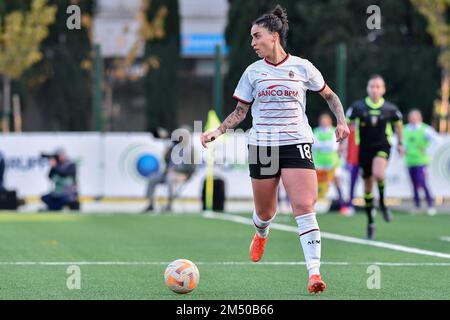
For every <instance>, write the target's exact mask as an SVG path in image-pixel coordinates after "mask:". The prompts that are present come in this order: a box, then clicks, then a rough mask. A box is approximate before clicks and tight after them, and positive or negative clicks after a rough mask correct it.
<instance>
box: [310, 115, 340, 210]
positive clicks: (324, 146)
mask: <svg viewBox="0 0 450 320" xmlns="http://www.w3.org/2000/svg"><path fill="white" fill-rule="evenodd" d="M335 131H336V128H335V127H334V126H333V119H331V116H330V115H329V114H328V113H323V114H321V115H320V117H319V126H318V127H317V128H314V130H313V133H314V144H313V158H314V164H315V166H316V170H317V178H318V183H319V192H318V199H325V197H326V196H327V193H328V190H329V186H330V184H331V182H333V183H334V185H335V187H336V191H337V194H338V205H339V210H340V212H341V213H342V214H344V215H345V214H347V207H346V205H345V203H344V199H343V197H342V191H341V184H340V179H339V176H338V175H337V174H336V170H337V169H338V168H339V164H340V161H339V149H340V145H339V143H337V142H336V137H335V135H334V132H335Z"/></svg>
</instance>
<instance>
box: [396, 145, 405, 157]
mask: <svg viewBox="0 0 450 320" xmlns="http://www.w3.org/2000/svg"><path fill="white" fill-rule="evenodd" d="M397 151H398V153H399V154H400V156H401V157H403V156H404V155H405V147H404V146H403V145H402V144H398V145H397Z"/></svg>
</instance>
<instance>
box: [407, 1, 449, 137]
mask: <svg viewBox="0 0 450 320" xmlns="http://www.w3.org/2000/svg"><path fill="white" fill-rule="evenodd" d="M411 2H412V3H413V5H414V6H415V7H416V8H417V10H418V11H419V12H420V13H421V14H422V15H423V16H424V17H425V18H426V19H427V21H428V28H427V30H428V32H429V33H430V35H431V36H432V37H433V41H434V43H435V45H436V46H437V47H439V49H440V54H439V65H440V66H441V68H442V80H441V101H437V103H436V113H437V114H438V120H439V124H438V129H439V131H440V132H450V117H449V87H450V23H449V15H450V0H411Z"/></svg>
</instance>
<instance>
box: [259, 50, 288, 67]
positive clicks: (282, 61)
mask: <svg viewBox="0 0 450 320" xmlns="http://www.w3.org/2000/svg"><path fill="white" fill-rule="evenodd" d="M290 56H291V54H290V53H287V54H286V57H284V59H283V60H281V61H280V62H278V63H272V62H270V61H268V60H267V59H266V58H264V61H265V62H266V63H267V64H270V65H271V66H273V67H278V66H279V65H280V64H283V63H285V62H286V61H287V59H289V57H290Z"/></svg>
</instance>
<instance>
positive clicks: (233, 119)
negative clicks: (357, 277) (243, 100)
mask: <svg viewBox="0 0 450 320" xmlns="http://www.w3.org/2000/svg"><path fill="white" fill-rule="evenodd" d="M248 108H249V106H247V105H243V104H238V105H237V106H236V109H235V110H234V111H233V112H232V113H231V114H230V115H229V116H228V117H227V118H226V119H225V121H224V122H222V124H221V125H220V127H219V130H220V132H222V133H225V132H226V131H227V130H228V129H232V128H234V127H236V126H237V125H238V124H239V123H241V122H242V120H244V119H245V116H246V115H247V112H248Z"/></svg>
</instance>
